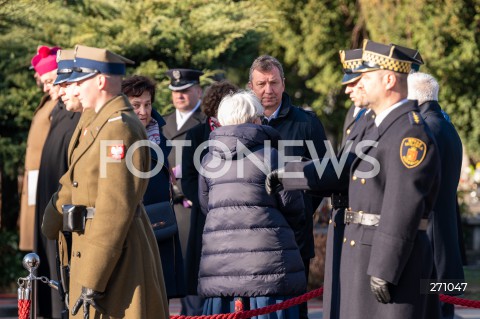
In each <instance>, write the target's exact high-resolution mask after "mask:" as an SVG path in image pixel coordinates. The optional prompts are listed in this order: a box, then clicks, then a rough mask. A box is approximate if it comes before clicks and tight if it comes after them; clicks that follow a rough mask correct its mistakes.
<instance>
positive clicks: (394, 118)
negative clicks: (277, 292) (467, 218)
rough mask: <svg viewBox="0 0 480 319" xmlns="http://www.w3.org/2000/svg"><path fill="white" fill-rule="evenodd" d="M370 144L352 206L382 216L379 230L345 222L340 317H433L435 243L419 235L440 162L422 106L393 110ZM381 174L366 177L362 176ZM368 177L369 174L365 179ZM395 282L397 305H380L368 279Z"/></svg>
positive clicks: (353, 186) (357, 169) (356, 169)
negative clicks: (428, 290)
mask: <svg viewBox="0 0 480 319" xmlns="http://www.w3.org/2000/svg"><path fill="white" fill-rule="evenodd" d="M364 140H371V141H374V142H378V145H376V147H367V148H364V150H363V153H364V154H365V155H366V157H364V158H363V159H362V158H360V157H359V158H357V159H356V160H355V161H354V162H353V164H352V168H351V173H350V175H351V177H350V183H349V204H350V205H349V206H350V207H351V209H352V210H353V211H356V212H359V211H363V212H365V213H370V214H377V215H379V216H380V221H379V225H378V226H364V225H361V224H353V223H350V224H346V225H345V234H344V236H345V238H344V244H343V248H342V256H341V267H340V278H341V282H340V293H341V297H340V318H349V319H355V318H393V319H395V318H431V314H430V313H429V311H430V310H431V309H427V307H426V300H427V299H426V295H421V294H420V289H419V283H420V280H421V279H428V278H430V276H431V273H432V269H433V256H432V250H431V245H430V242H429V240H428V237H427V235H426V232H425V231H421V230H418V228H419V224H420V221H421V219H422V218H428V216H429V214H430V212H431V210H432V207H433V204H434V202H435V199H436V196H437V192H438V188H437V187H438V184H439V178H440V157H439V153H438V149H437V146H436V145H435V140H434V138H433V136H432V135H431V132H430V131H429V129H428V127H427V126H426V125H425V123H424V121H423V119H422V117H421V115H420V113H419V110H418V107H417V105H416V101H407V102H405V103H403V104H402V105H401V106H399V107H398V108H396V109H394V110H393V111H392V112H391V113H390V114H389V115H388V116H387V117H386V118H385V119H384V120H383V121H382V122H381V124H380V125H379V127H378V128H377V127H376V126H373V127H372V128H370V129H369V130H368V133H367V134H366V136H365V137H364ZM375 167H377V168H379V170H378V172H376V173H372V174H370V175H371V176H368V175H366V174H364V173H366V172H372V171H373V170H374V168H375ZM362 172H363V174H362ZM371 276H375V277H379V278H382V279H384V280H386V281H387V282H389V283H390V287H389V291H390V294H391V297H392V301H391V302H390V303H388V304H382V303H379V302H378V301H377V300H376V299H375V297H374V295H373V294H372V293H371V289H370V277H371Z"/></svg>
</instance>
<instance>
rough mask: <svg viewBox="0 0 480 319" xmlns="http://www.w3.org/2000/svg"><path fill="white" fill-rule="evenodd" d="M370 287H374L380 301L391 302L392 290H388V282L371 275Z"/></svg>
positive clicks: (375, 294)
mask: <svg viewBox="0 0 480 319" xmlns="http://www.w3.org/2000/svg"><path fill="white" fill-rule="evenodd" d="M370 289H372V292H373V295H374V296H375V298H377V301H378V302H381V303H389V302H390V299H391V298H390V292H389V291H388V282H387V281H385V280H383V279H381V278H378V277H375V276H372V277H370Z"/></svg>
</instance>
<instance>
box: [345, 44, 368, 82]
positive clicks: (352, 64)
mask: <svg viewBox="0 0 480 319" xmlns="http://www.w3.org/2000/svg"><path fill="white" fill-rule="evenodd" d="M362 53H363V50H362V49H353V50H340V51H339V54H340V62H342V67H343V73H344V74H343V78H342V84H343V85H345V84H349V83H352V82H355V81H356V80H358V78H359V77H360V73H353V70H355V69H357V68H358V67H360V66H361V65H362Z"/></svg>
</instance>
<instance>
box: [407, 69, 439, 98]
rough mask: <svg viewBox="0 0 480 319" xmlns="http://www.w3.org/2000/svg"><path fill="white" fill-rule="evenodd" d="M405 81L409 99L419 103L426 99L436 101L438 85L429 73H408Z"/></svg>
mask: <svg viewBox="0 0 480 319" xmlns="http://www.w3.org/2000/svg"><path fill="white" fill-rule="evenodd" d="M407 81H408V99H409V100H417V101H418V104H419V105H420V104H423V103H424V102H426V101H438V90H439V85H438V82H437V80H436V79H435V78H434V77H433V76H431V75H430V74H427V73H421V72H415V73H410V74H409V75H408V80H407Z"/></svg>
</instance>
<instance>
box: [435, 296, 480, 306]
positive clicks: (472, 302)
mask: <svg viewBox="0 0 480 319" xmlns="http://www.w3.org/2000/svg"><path fill="white" fill-rule="evenodd" d="M440 300H441V301H443V302H446V303H450V304H454V305H458V306H464V307H468V308H477V309H478V308H480V301H478V300H470V299H463V298H458V297H453V296H448V295H440Z"/></svg>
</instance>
